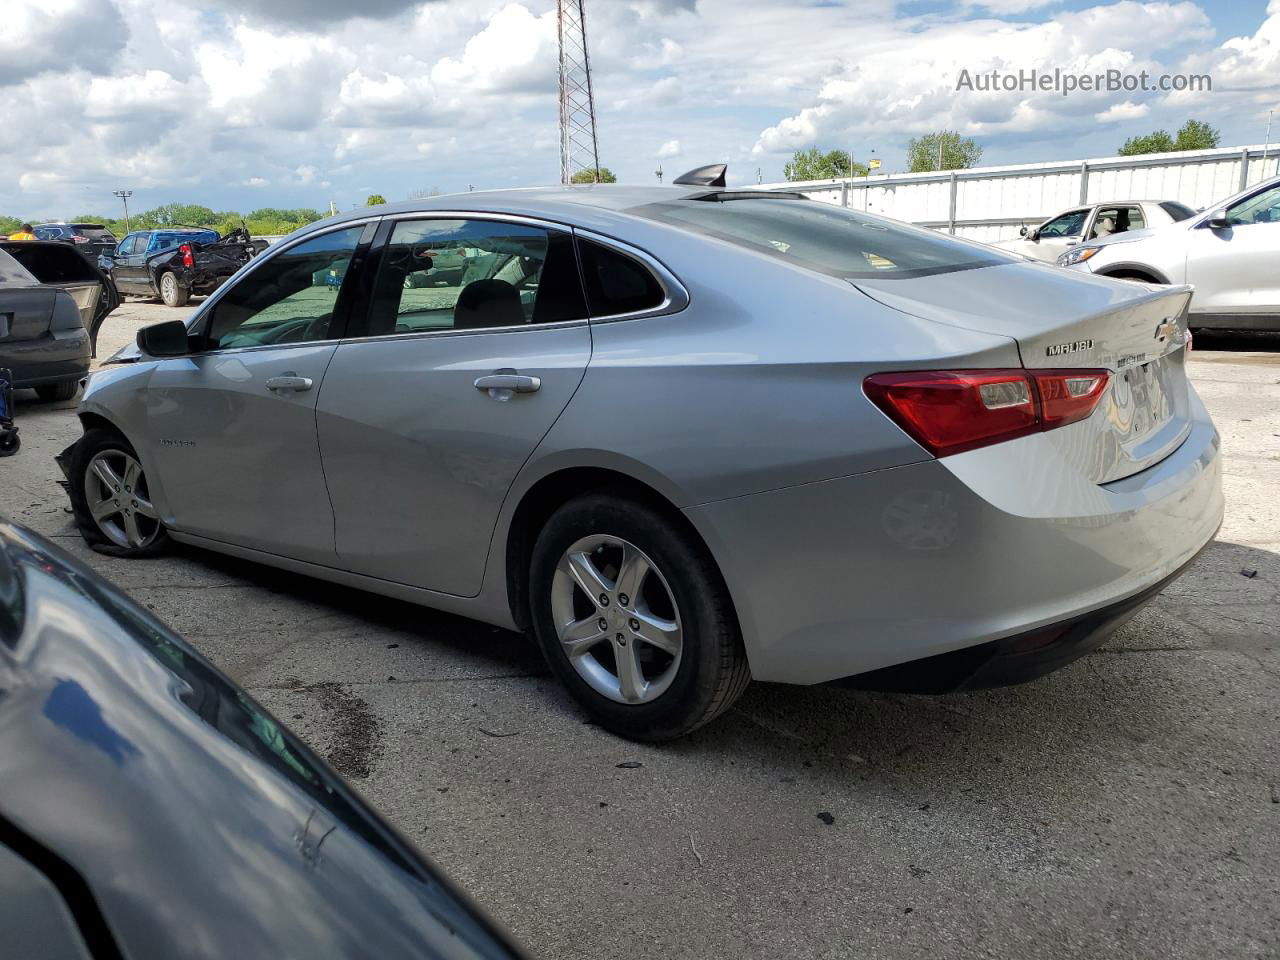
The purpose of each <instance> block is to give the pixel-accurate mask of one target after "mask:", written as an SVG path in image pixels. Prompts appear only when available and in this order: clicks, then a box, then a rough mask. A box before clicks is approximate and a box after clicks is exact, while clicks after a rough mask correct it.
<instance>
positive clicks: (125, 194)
mask: <svg viewBox="0 0 1280 960" xmlns="http://www.w3.org/2000/svg"><path fill="white" fill-rule="evenodd" d="M111 192H112V193H113V194H114V195H115V196H117V197H119V198H120V199H121V201H122V202H123V203H124V232H125V233H129V232H130V231H129V198H130V197H132V196H133V191H132V190H112V191H111Z"/></svg>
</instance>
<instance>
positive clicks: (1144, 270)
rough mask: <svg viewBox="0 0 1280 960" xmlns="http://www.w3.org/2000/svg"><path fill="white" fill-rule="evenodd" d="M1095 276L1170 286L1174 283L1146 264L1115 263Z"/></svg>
mask: <svg viewBox="0 0 1280 960" xmlns="http://www.w3.org/2000/svg"><path fill="white" fill-rule="evenodd" d="M1095 276H1099V277H1111V278H1112V279H1113V280H1139V279H1140V280H1143V281H1144V282H1146V283H1160V284H1165V285H1168V284H1170V283H1172V281H1171V280H1170V279H1169V278H1168V277H1166V276H1165V275H1164V274H1163V273H1162V272H1161V271H1159V270H1157V269H1156V268H1155V267H1153V266H1151V265H1150V264H1146V263H1114V264H1110V265H1109V266H1107V267H1104V268H1103V269H1101V270H1099V271H1098V272H1097V273H1096V274H1095Z"/></svg>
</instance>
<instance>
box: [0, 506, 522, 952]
mask: <svg viewBox="0 0 1280 960" xmlns="http://www.w3.org/2000/svg"><path fill="white" fill-rule="evenodd" d="M0 824H2V825H3V826H4V829H6V830H8V831H11V834H12V835H15V836H21V837H24V838H27V839H28V840H29V841H30V842H31V843H33V844H35V845H38V846H39V847H40V848H41V849H44V850H47V851H48V852H49V854H50V855H51V856H52V857H54V858H56V859H58V860H60V861H62V862H64V863H66V864H69V865H70V867H71V868H72V869H73V870H74V871H75V872H76V873H77V874H78V875H79V877H80V878H82V879H83V881H84V882H85V883H86V884H87V885H88V888H89V890H91V891H92V896H93V898H94V900H95V901H96V909H97V910H99V911H100V915H101V917H102V918H103V919H104V920H105V924H106V928H107V929H108V930H109V931H110V936H111V938H112V939H113V940H114V941H115V946H116V947H118V949H119V954H120V955H123V956H124V957H130V958H143V957H156V958H161V957H163V958H170V960H175V958H209V960H213V958H219V960H222V958H229V957H230V958H236V960H247V958H258V957H261V958H271V960H278V958H286V957H299V958H302V957H305V958H313V957H344V958H345V957H370V958H392V957H395V958H404V957H458V958H464V957H466V958H471V957H510V956H514V955H518V954H517V951H516V948H515V947H514V946H513V945H512V944H511V943H510V941H509V940H508V939H507V938H506V936H505V935H504V934H503V933H502V932H501V931H500V930H498V929H497V928H496V927H495V926H494V925H493V924H491V923H490V922H489V921H488V920H487V919H486V918H485V917H484V916H483V915H482V914H481V913H479V912H478V911H477V910H476V909H475V908H474V907H473V906H472V905H471V904H470V903H469V902H468V901H467V900H466V899H465V898H464V897H463V896H462V895H461V894H459V893H458V892H457V891H455V890H454V889H453V888H452V887H451V886H450V885H449V884H448V883H447V881H445V880H444V879H443V877H442V876H441V875H440V874H439V873H438V872H437V871H436V870H435V869H434V868H433V867H431V866H430V865H429V864H428V863H427V862H426V861H424V860H423V859H422V858H421V857H420V856H419V855H418V854H417V853H416V852H415V851H414V850H413V848H412V847H411V846H410V845H409V844H408V843H407V842H405V841H404V840H403V839H401V838H400V837H399V836H398V835H397V834H396V833H395V832H394V831H393V830H392V829H391V828H390V827H389V826H388V825H387V824H385V823H384V822H383V821H382V820H381V819H380V818H379V817H378V816H377V815H376V814H374V813H373V812H372V811H371V810H370V809H369V808H368V807H367V806H366V805H365V804H364V803H363V802H362V801H361V800H360V799H359V798H358V797H357V796H356V795H355V794H354V793H353V792H352V791H351V789H350V788H349V787H347V786H346V784H345V783H343V781H342V780H341V779H340V778H339V777H338V776H337V775H336V774H335V773H334V772H333V771H332V770H331V769H330V768H329V767H328V766H327V765H326V764H325V763H324V762H323V761H322V760H320V759H319V758H318V757H316V756H315V755H314V754H313V753H312V752H311V751H310V750H309V749H308V748H307V747H306V746H304V745H303V744H302V743H301V742H300V741H299V740H298V739H297V738H296V737H294V736H293V734H291V733H290V732H289V731H288V730H286V729H285V728H284V727H283V726H282V725H280V724H279V723H278V722H277V721H276V720H275V719H274V718H273V717H271V716H270V715H269V714H268V713H267V712H266V711H265V710H263V709H262V708H261V707H260V706H259V705H258V704H257V703H255V702H254V701H253V700H252V699H251V698H250V697H249V696H248V695H247V694H245V693H244V692H243V691H242V690H240V689H239V688H237V687H236V686H235V685H234V684H232V683H231V682H230V681H229V680H228V679H227V678H226V677H224V676H223V675H222V674H221V673H219V672H218V671H217V670H216V669H214V668H213V667H212V666H211V665H210V664H209V663H208V661H206V660H205V659H204V658H203V657H202V656H200V654H198V653H197V652H196V651H195V650H193V649H192V648H191V647H190V646H189V645H188V644H187V643H185V642H184V641H183V640H182V639H181V638H180V637H178V636H177V635H175V634H174V633H173V632H171V631H170V630H168V629H167V628H166V627H165V626H164V625H163V624H162V623H160V622H159V621H158V620H157V619H156V618H155V617H153V616H152V615H151V614H149V613H148V612H147V611H146V610H143V609H142V608H140V607H138V606H137V605H136V604H134V603H132V602H131V601H129V600H128V599H127V598H125V597H124V596H123V595H122V594H120V593H118V592H117V591H115V590H114V589H113V588H111V587H110V586H108V585H107V584H106V583H105V581H103V580H102V579H101V578H99V577H97V576H96V575H95V574H93V573H92V572H90V571H89V570H88V569H86V568H85V567H83V566H81V565H80V564H78V563H77V562H75V561H74V560H72V559H71V558H69V557H68V556H67V555H66V554H64V553H62V552H61V551H59V550H58V549H57V548H55V547H53V546H51V545H50V544H48V543H47V542H46V541H43V540H41V539H40V538H38V537H36V536H34V535H33V534H30V533H28V532H25V531H23V530H21V529H20V528H17V527H14V526H12V525H10V524H7V523H5V522H3V521H0ZM3 842H4V841H3V838H2V837H0V844H2V843H3ZM95 955H103V956H107V955H110V953H109V952H106V953H102V954H95Z"/></svg>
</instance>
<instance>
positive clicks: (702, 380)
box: [60, 178, 1222, 740]
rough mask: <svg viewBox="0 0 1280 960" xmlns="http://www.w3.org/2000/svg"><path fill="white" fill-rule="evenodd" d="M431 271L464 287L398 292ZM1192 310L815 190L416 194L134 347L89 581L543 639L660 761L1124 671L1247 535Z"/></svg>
mask: <svg viewBox="0 0 1280 960" xmlns="http://www.w3.org/2000/svg"><path fill="white" fill-rule="evenodd" d="M717 179H718V178H717ZM423 244H434V245H437V246H444V245H446V244H449V245H452V246H454V247H457V248H465V249H468V250H471V251H474V254H475V255H474V257H473V258H472V259H473V262H474V266H475V269H472V267H471V265H469V267H468V271H467V276H466V277H465V278H464V280H465V282H463V283H460V284H458V285H456V286H453V287H449V288H435V289H430V290H428V289H410V290H406V289H405V288H404V276H405V273H406V271H408V270H411V269H412V267H413V262H412V254H413V251H414V250H415V249H417V248H419V247H420V246H421V245H423ZM579 264H581V270H580V269H579ZM329 270H335V271H337V272H338V273H340V274H341V275H342V276H343V278H344V279H343V282H342V284H341V286H340V288H339V289H338V290H337V292H336V295H335V293H333V292H330V291H328V290H325V289H324V288H322V287H316V286H314V284H313V278H314V277H315V275H316V274H317V273H320V272H327V271H329ZM1190 296H1191V293H1190V290H1189V289H1188V288H1187V287H1165V288H1146V287H1142V286H1139V285H1136V284H1131V285H1126V286H1123V287H1118V286H1117V285H1116V284H1115V283H1113V282H1111V281H1107V280H1103V279H1099V278H1094V277H1088V276H1079V275H1075V274H1073V273H1071V272H1070V271H1066V270H1056V269H1050V268H1047V267H1046V266H1045V265H1042V264H1035V263H1029V262H1028V261H1027V260H1025V259H1024V258H1022V257H1017V256H1014V255H1012V254H1008V253H1005V252H1003V251H999V250H995V249H992V248H991V247H989V246H987V245H984V244H978V243H972V242H967V241H963V240H958V239H956V238H953V237H948V236H944V235H939V234H936V233H933V232H929V231H926V230H921V229H917V228H914V227H910V226H907V225H905V224H901V223H898V222H895V221H892V220H888V219H885V218H881V217H877V216H875V215H873V214H869V213H865V212H861V211H855V210H847V209H843V208H840V207H836V206H832V205H827V204H822V203H817V202H813V201H809V200H807V199H805V198H804V197H803V196H801V195H798V194H787V193H775V194H765V195H762V194H760V193H758V192H735V191H732V190H727V189H724V188H723V186H705V185H704V186H687V185H686V186H674V187H672V186H668V187H651V188H636V187H601V186H599V185H592V186H590V187H586V188H573V187H566V188H556V189H542V190H521V191H498V192H492V193H472V194H466V195H462V196H454V197H445V198H433V199H426V200H421V201H417V200H415V201H409V202H406V203H401V204H398V205H390V206H386V207H379V208H377V210H376V211H375V212H369V211H358V212H352V213H350V214H346V215H343V216H340V217H337V218H334V219H330V220H327V221H324V222H321V223H318V224H315V225H312V226H310V227H308V228H306V229H304V230H302V231H299V232H298V233H297V234H295V235H293V236H291V237H290V238H289V239H287V240H285V241H282V242H281V243H280V244H278V245H276V246H274V247H272V248H271V250H269V251H268V252H267V253H266V254H264V255H263V256H261V257H259V258H257V259H255V260H254V262H253V263H251V264H250V265H249V267H248V268H247V269H246V270H245V271H244V272H242V273H241V274H240V275H239V276H238V277H237V278H236V280H235V281H234V282H233V283H231V284H229V285H227V286H225V287H224V288H222V289H221V290H219V291H218V292H217V293H216V294H215V295H214V296H213V297H211V298H210V299H209V300H208V301H207V302H206V303H205V304H204V305H203V307H202V308H201V309H200V310H199V311H197V312H196V314H195V315H194V316H193V317H192V318H190V319H189V321H188V322H187V323H186V324H185V325H184V324H183V323H181V322H170V323H164V324H158V325H156V326H152V327H147V328H144V329H143V330H142V331H140V334H139V338H138V345H137V346H136V347H132V348H130V349H129V350H126V351H122V352H121V353H120V354H119V355H117V356H116V357H115V358H113V362H112V363H111V364H110V365H109V366H107V367H106V368H105V369H104V370H103V371H102V372H101V373H98V374H95V375H94V377H93V378H92V379H91V380H90V383H89V388H88V391H87V393H86V394H85V397H84V399H83V401H82V403H81V405H80V417H81V419H82V421H83V424H84V427H85V433H84V435H83V436H82V437H81V439H80V440H79V441H78V442H77V443H75V444H74V445H73V446H72V447H71V448H70V449H68V450H67V451H64V453H63V454H62V455H61V458H60V462H61V463H62V464H63V468H64V470H65V471H66V474H67V477H68V480H69V492H70V493H71V496H72V501H73V504H74V510H75V516H76V521H77V524H78V526H79V528H80V530H81V532H82V533H83V535H84V536H85V538H86V540H87V541H88V542H89V543H90V544H92V545H94V546H95V547H97V548H98V549H101V550H104V551H107V552H111V553H115V554H118V555H121V556H127V557H141V556H149V555H152V554H155V553H157V552H159V551H161V550H163V549H164V548H165V547H166V545H167V544H168V543H169V542H170V541H180V542H182V543H189V544H195V545H199V546H204V547H207V548H208V549H211V550H216V551H222V552H225V553H229V554H231V555H233V556H238V557H243V558H248V559H253V560H257V561H260V562H262V563H266V564H273V565H276V566H280V567H283V568H286V569H290V570H294V571H301V572H305V573H308V574H311V575H314V576H317V577H321V578H326V579H329V580H333V581H336V582H341V583H345V584H350V585H355V586H358V587H362V588H364V589H368V590H372V591H374V592H380V593H384V594H387V595H390V596H396V597H401V598H404V599H407V600H410V601H414V602H417V603H421V604H424V605H426V606H432V607H438V608H441V609H444V610H449V611H452V612H455V613H459V614H463V615H466V616H471V617H475V618H477V619H480V620H484V621H488V622H490V623H494V624H498V625H501V626H505V627H522V628H528V629H530V630H531V631H532V632H533V633H534V634H535V635H536V637H537V639H538V642H539V643H540V644H541V646H542V649H543V651H544V653H545V655H546V657H547V660H548V662H549V663H550V665H551V667H552V670H553V671H554V673H555V675H556V676H557V677H558V678H559V679H560V680H561V681H562V682H563V684H564V685H565V686H566V688H567V689H568V690H569V691H570V692H571V693H572V695H573V696H574V697H575V698H576V699H577V701H578V702H579V703H580V704H581V705H582V706H583V707H584V708H585V709H586V710H587V712H588V713H589V715H590V716H591V717H593V718H594V719H595V720H596V722H598V723H600V724H602V725H603V726H605V727H607V728H608V729H610V730H613V731H616V732H618V733H620V734H622V735H624V736H629V737H635V738H640V739H649V740H659V739H664V738H671V737H675V736H679V735H681V734H683V733H687V732H688V731H690V730H692V729H694V728H695V727H697V726H698V725H700V724H702V723H705V722H707V721H709V720H710V719H712V718H714V717H715V716H717V715H718V714H720V713H722V712H723V711H724V710H725V709H727V707H728V706H729V705H731V704H732V703H733V702H734V700H735V699H736V698H737V697H738V695H739V694H740V693H741V692H742V690H743V689H744V688H745V686H746V684H747V682H748V680H749V679H750V678H751V677H755V678H756V679H760V680H768V681H779V682H787V683H800V684H812V683H821V682H824V681H830V680H836V679H842V678H848V677H851V676H855V675H856V676H858V678H859V682H863V683H868V684H884V685H895V686H897V685H904V684H906V683H907V682H908V679H909V678H913V679H912V682H917V683H919V684H920V686H921V688H922V689H943V688H946V689H951V688H957V687H966V686H981V685H989V684H992V683H1004V682H1014V681H1017V680H1022V679H1028V678H1030V677H1033V676H1037V675H1039V674H1040V673H1043V672H1046V671H1048V670H1051V669H1053V668H1055V667H1057V666H1060V665H1061V664H1063V663H1066V662H1068V661H1070V660H1071V659H1074V658H1075V657H1077V656H1079V655H1081V654H1082V653H1083V652H1085V651H1087V650H1088V649H1091V648H1092V647H1093V646H1094V645H1096V644H1097V643H1099V642H1101V640H1102V638H1104V637H1105V636H1106V635H1107V634H1108V633H1109V632H1110V631H1111V630H1113V629H1114V628H1115V627H1116V626H1117V625H1118V624H1119V623H1121V622H1123V621H1124V620H1125V619H1126V618H1127V617H1128V616H1130V615H1131V614H1132V613H1133V611H1134V610H1135V609H1137V607H1138V606H1140V605H1141V604H1142V603H1143V602H1145V601H1146V600H1147V599H1149V598H1150V596H1151V595H1152V594H1153V592H1154V591H1156V590H1159V589H1160V588H1161V586H1162V585H1163V584H1164V583H1166V582H1167V581H1168V580H1169V578H1171V577H1173V576H1175V575H1177V574H1178V573H1179V572H1180V571H1181V570H1182V569H1183V568H1184V567H1185V566H1186V565H1187V564H1188V563H1189V562H1190V561H1191V559H1192V558H1193V557H1194V556H1195V555H1196V553H1197V552H1198V551H1199V550H1200V549H1201V548H1202V547H1203V546H1204V545H1205V544H1206V543H1207V542H1208V541H1209V540H1210V539H1211V538H1212V536H1213V534H1214V532H1215V530H1216V529H1217V528H1218V525H1219V522H1220V520H1221V516H1222V493H1221V488H1220V473H1221V467H1220V461H1219V457H1218V436H1217V431H1216V430H1215V429H1214V425H1213V423H1212V421H1211V420H1210V418H1209V415H1208V413H1207V412H1206V410H1205V408H1204V406H1203V404H1202V403H1201V402H1200V399H1199V398H1198V397H1197V396H1196V393H1195V391H1194V389H1193V388H1192V386H1191V384H1190V383H1189V382H1188V379H1187V377H1186V373H1185V370H1184V364H1183V336H1184V334H1185V329H1186V310H1187V304H1188V301H1189V300H1190ZM1046 305H1052V308H1051V309H1047V308H1046ZM908 663H912V664H913V666H912V667H910V668H905V667H902V668H901V669H895V668H900V667H901V665H903V664H908Z"/></svg>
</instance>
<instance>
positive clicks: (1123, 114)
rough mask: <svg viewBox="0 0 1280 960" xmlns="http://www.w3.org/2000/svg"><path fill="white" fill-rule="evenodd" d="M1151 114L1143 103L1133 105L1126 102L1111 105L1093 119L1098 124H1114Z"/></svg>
mask: <svg viewBox="0 0 1280 960" xmlns="http://www.w3.org/2000/svg"><path fill="white" fill-rule="evenodd" d="M1150 112H1151V107H1150V106H1148V105H1147V104H1145V103H1133V102H1132V101H1130V100H1126V101H1124V102H1123V103H1113V104H1112V105H1111V106H1109V107H1107V109H1105V110H1103V111H1102V112H1101V113H1098V114H1095V115H1094V116H1095V119H1097V121H1098V122H1099V123H1116V122H1119V121H1122V120H1137V119H1138V118H1139V117H1145V116H1146V115H1147V114H1148V113H1150Z"/></svg>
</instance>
